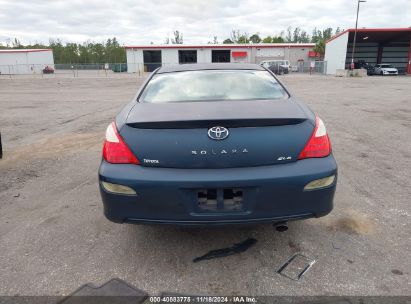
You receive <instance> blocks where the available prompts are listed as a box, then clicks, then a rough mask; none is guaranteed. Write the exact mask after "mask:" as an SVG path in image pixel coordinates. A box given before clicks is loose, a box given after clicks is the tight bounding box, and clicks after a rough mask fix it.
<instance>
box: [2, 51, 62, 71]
mask: <svg viewBox="0 0 411 304" xmlns="http://www.w3.org/2000/svg"><path fill="white" fill-rule="evenodd" d="M53 65H54V58H53V50H52V49H4V50H0V74H2V75H4V74H12V75H15V74H41V73H42V70H43V69H44V68H45V67H46V66H51V67H52V66H53Z"/></svg>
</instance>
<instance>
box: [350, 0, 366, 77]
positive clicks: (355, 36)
mask: <svg viewBox="0 0 411 304" xmlns="http://www.w3.org/2000/svg"><path fill="white" fill-rule="evenodd" d="M361 2H367V1H366V0H358V3H357V18H356V19H355V31H354V42H353V45H352V50H351V70H354V52H355V42H356V40H357V27H358V13H359V12H360V3H361Z"/></svg>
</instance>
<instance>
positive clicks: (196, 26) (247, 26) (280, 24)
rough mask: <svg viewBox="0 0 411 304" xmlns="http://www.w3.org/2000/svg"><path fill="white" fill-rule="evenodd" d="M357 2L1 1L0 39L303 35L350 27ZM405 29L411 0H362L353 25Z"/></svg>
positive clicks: (145, 40) (134, 40)
mask: <svg viewBox="0 0 411 304" xmlns="http://www.w3.org/2000/svg"><path fill="white" fill-rule="evenodd" d="M356 3H357V0H309V1H307V0H304V1H303V0H288V1H286V0H167V1H163V0H146V1H144V0H116V1H105V0H83V1H81V0H64V1H57V0H48V1H47V0H44V1H41V0H24V1H23V0H0V42H3V43H4V42H5V41H7V39H13V38H14V37H17V38H18V39H20V40H21V41H22V42H23V43H35V42H36V41H39V42H48V40H49V38H61V39H62V40H63V41H65V42H67V41H70V42H84V41H86V40H93V41H103V40H106V39H107V38H108V37H114V36H115V37H117V38H118V39H119V41H120V42H121V43H122V44H125V45H141V44H149V43H150V42H153V43H154V44H162V43H163V42H164V40H165V38H166V37H167V36H170V37H171V36H172V33H173V30H176V29H177V30H180V31H181V32H183V34H184V43H185V44H194V43H207V42H208V41H212V40H213V36H217V37H218V40H219V41H220V42H221V41H222V40H224V39H225V38H227V37H229V36H230V31H231V29H239V30H240V31H242V32H247V33H249V34H252V33H255V32H258V33H260V36H267V35H275V34H279V33H280V32H281V31H282V30H285V29H286V28H287V27H288V26H292V27H297V26H299V27H301V28H303V29H305V30H306V31H307V32H308V33H309V34H311V31H312V29H313V28H314V27H317V28H325V27H333V28H336V27H338V26H339V27H340V28H344V29H346V28H350V27H354V25H355V13H356ZM409 26H411V0H390V1H388V0H367V2H366V3H361V10H360V18H359V27H368V28H370V27H409Z"/></svg>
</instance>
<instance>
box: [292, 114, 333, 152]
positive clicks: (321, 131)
mask: <svg viewBox="0 0 411 304" xmlns="http://www.w3.org/2000/svg"><path fill="white" fill-rule="evenodd" d="M330 153H331V143H330V139H329V138H328V134H327V130H326V129H325V125H324V122H323V121H322V120H321V118H319V117H316V118H315V128H314V132H313V134H312V135H311V137H310V139H309V140H308V142H307V144H306V145H305V147H304V149H303V150H302V151H301V153H300V155H299V156H298V159H304V158H311V157H325V156H328V155H330Z"/></svg>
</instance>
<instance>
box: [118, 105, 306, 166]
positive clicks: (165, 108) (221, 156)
mask: <svg viewBox="0 0 411 304" xmlns="http://www.w3.org/2000/svg"><path fill="white" fill-rule="evenodd" d="M214 126H220V127H224V128H226V129H228V132H229V136H228V137H227V138H226V139H224V140H214V139H212V138H210V136H209V135H208V130H209V128H212V127H214ZM313 129H314V125H313V122H312V121H311V120H310V119H307V115H306V113H305V112H304V111H303V110H302V109H301V108H300V107H299V106H298V104H297V103H296V102H294V101H293V100H291V99H287V100H275V101H273V100H258V101H257V100H252V101H250V100H247V101H236V102H233V101H230V102H227V101H225V102H219V101H215V102H181V103H168V104H150V103H138V104H136V105H135V106H134V107H133V109H132V110H131V111H130V113H129V115H128V118H127V122H126V124H125V125H124V126H123V127H122V128H121V130H120V134H121V136H122V137H123V138H124V139H125V141H126V143H127V144H128V145H129V147H130V149H131V150H132V151H133V153H134V154H135V155H136V156H137V157H138V158H139V160H140V162H141V164H142V165H144V166H157V167H170V168H232V167H246V166H261V165H272V164H277V163H286V162H293V161H296V160H297V158H298V154H299V152H300V151H301V150H302V149H303V148H304V145H305V144H306V142H307V140H308V138H309V137H310V135H311V133H312V131H313Z"/></svg>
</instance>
